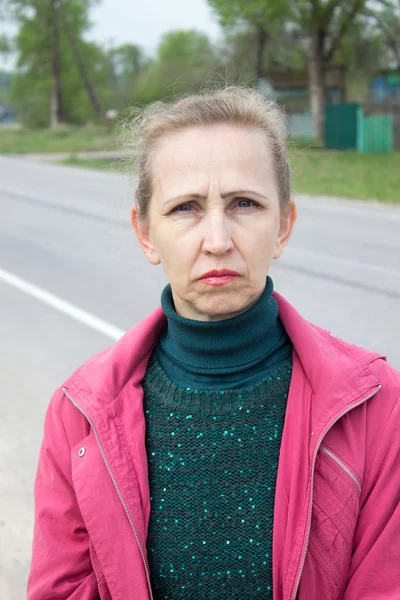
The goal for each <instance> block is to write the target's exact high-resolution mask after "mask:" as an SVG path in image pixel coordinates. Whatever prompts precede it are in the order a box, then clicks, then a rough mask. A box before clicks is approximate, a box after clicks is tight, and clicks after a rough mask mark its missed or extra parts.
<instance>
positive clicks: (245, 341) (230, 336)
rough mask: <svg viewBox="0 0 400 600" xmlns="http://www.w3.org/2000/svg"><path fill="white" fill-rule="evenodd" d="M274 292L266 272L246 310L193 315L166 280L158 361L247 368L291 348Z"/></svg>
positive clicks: (222, 370) (202, 368)
mask: <svg viewBox="0 0 400 600" xmlns="http://www.w3.org/2000/svg"><path fill="white" fill-rule="evenodd" d="M272 292H273V282H272V279H271V278H270V277H268V278H267V282H266V287H265V289H264V292H263V293H262V295H261V297H260V298H259V299H258V301H257V303H256V304H255V305H254V306H253V307H252V308H250V309H249V310H247V311H245V312H244V313H242V314H240V315H238V316H236V317H233V318H232V319H226V320H223V321H194V320H191V319H186V318H184V317H181V316H179V315H178V314H177V313H176V311H175V307H174V302H173V299H172V291H171V286H170V285H167V286H166V287H165V289H164V291H163V293H162V297H161V305H162V309H163V311H164V313H165V315H166V317H167V320H168V327H167V330H166V331H165V332H164V334H163V336H162V337H161V340H160V343H159V345H158V347H157V352H156V355H157V358H158V359H159V360H160V363H161V364H162V365H165V364H167V363H169V364H171V365H172V364H174V365H175V366H176V367H177V368H178V369H181V370H183V371H184V372H186V373H187V374H188V373H193V374H204V375H211V376H212V375H225V374H228V373H239V372H243V373H246V372H248V370H251V369H252V368H253V367H254V366H255V365H257V364H259V363H263V364H266V363H268V359H269V358H270V357H271V358H272V357H273V355H274V358H275V359H276V353H278V354H279V353H280V352H279V350H282V348H283V347H285V348H286V350H287V342H288V339H287V336H286V332H285V330H284V328H283V325H282V323H281V321H280V319H279V318H278V304H277V302H276V300H275V299H274V298H273V296H272ZM285 354H286V355H287V352H285ZM273 362H275V360H273Z"/></svg>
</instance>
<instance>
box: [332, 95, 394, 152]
mask: <svg viewBox="0 0 400 600" xmlns="http://www.w3.org/2000/svg"><path fill="white" fill-rule="evenodd" d="M325 147H326V148H327V149H328V150H352V149H353V150H358V151H359V152H362V153H363V154H373V153H376V154H383V153H389V152H393V149H394V120H393V116H392V115H374V116H366V115H365V114H364V110H363V108H362V106H360V105H359V104H355V103H354V104H351V103H348V104H328V106H327V107H326V115H325Z"/></svg>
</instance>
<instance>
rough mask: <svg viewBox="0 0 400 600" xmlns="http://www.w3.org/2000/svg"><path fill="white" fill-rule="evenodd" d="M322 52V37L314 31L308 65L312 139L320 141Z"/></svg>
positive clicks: (323, 91) (323, 92)
mask: <svg viewBox="0 0 400 600" xmlns="http://www.w3.org/2000/svg"><path fill="white" fill-rule="evenodd" d="M323 50H324V37H323V35H322V34H321V33H320V32H318V31H314V32H313V34H312V38H311V48H310V57H309V63H308V70H309V78H310V99H311V116H312V136H313V139H322V138H323V137H324V135H325V105H326V85H325V70H324V59H323Z"/></svg>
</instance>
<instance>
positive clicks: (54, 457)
mask: <svg viewBox="0 0 400 600" xmlns="http://www.w3.org/2000/svg"><path fill="white" fill-rule="evenodd" d="M63 402H65V397H64V395H63V392H62V390H61V389H59V390H57V391H56V392H55V394H54V395H53V398H52V400H51V402H50V405H49V408H48V410H47V413H46V417H45V427H44V438H43V442H42V446H41V449H40V455H39V465H38V470H37V474H36V480H35V489H34V496H35V524H34V533H33V548H32V563H31V570H30V574H29V579H28V594H27V598H28V600H66V599H67V598H69V599H71V600H72V599H73V600H78V599H79V600H95V599H98V598H99V592H98V588H97V581H96V576H95V573H94V571H93V567H92V564H91V558H90V549H89V538H88V533H87V531H86V529H85V525H84V522H83V520H82V516H81V514H80V511H79V507H78V504H77V500H76V497H75V493H74V489H73V485H72V476H71V452H70V444H69V441H68V436H67V435H66V432H65V428H64V424H63V420H62V418H61V416H60V413H61V410H60V408H61V406H62V404H63ZM77 424H78V426H79V422H78V421H77Z"/></svg>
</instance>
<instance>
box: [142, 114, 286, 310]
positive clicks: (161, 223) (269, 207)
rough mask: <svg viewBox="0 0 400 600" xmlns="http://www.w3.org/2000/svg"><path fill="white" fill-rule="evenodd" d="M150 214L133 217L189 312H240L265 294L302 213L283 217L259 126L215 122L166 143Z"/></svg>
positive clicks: (156, 163)
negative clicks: (273, 267) (270, 274)
mask: <svg viewBox="0 0 400 600" xmlns="http://www.w3.org/2000/svg"><path fill="white" fill-rule="evenodd" d="M152 173H153V195H152V197H151V201H150V206H149V212H148V217H147V219H146V220H145V221H143V220H139V219H138V218H137V214H136V209H135V208H134V209H133V213H132V221H133V224H134V227H135V229H136V232H137V235H138V239H139V242H140V244H141V246H142V248H143V250H144V252H145V254H146V256H147V258H148V260H149V261H150V262H151V263H152V264H159V263H161V264H162V265H163V267H164V269H165V272H166V274H167V277H168V279H169V282H170V284H171V288H172V294H173V299H174V303H175V310H176V311H177V313H178V314H179V315H181V316H183V317H186V318H189V319H195V320H201V321H215V320H221V319H228V318H231V317H234V316H236V315H238V314H240V313H242V312H244V311H245V310H247V309H249V308H250V307H251V306H252V305H253V304H255V303H256V302H257V300H258V298H259V297H260V295H261V294H262V292H263V291H264V288H265V281H266V276H267V274H268V271H269V269H270V266H271V263H272V260H273V259H277V258H279V257H280V256H281V254H282V252H283V249H284V247H285V245H286V244H287V242H288V240H289V237H290V234H291V231H292V227H293V225H294V222H295V218H296V207H295V205H294V204H293V205H292V209H291V214H290V216H289V217H286V218H284V217H283V216H282V215H281V212H280V207H279V198H278V188H277V186H276V183H275V177H274V172H273V164H272V155H271V151H270V150H269V148H268V147H267V144H266V141H265V138H264V136H263V135H262V133H261V132H259V131H256V130H254V131H250V130H246V129H239V128H234V127H231V126H222V125H221V126H214V127H205V128H200V129H192V128H190V129H185V130H182V131H179V132H177V133H174V134H172V135H169V136H168V137H166V138H165V139H163V140H162V142H161V143H160V145H159V147H158V149H157V150H156V152H155V155H154V157H153V163H152Z"/></svg>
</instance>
